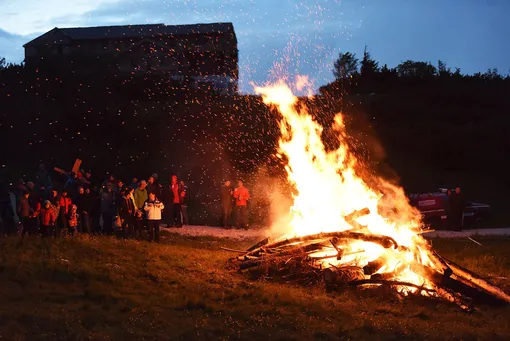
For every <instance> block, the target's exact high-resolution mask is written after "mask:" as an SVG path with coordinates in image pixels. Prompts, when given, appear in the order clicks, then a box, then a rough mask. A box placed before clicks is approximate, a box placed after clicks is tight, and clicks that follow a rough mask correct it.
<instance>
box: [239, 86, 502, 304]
mask: <svg viewBox="0 0 510 341" xmlns="http://www.w3.org/2000/svg"><path fill="white" fill-rule="evenodd" d="M304 84H306V80H305V79H303V78H299V79H298V82H297V86H296V88H298V89H302V87H303V85H304ZM255 91H256V92H257V93H259V94H261V95H262V98H263V100H264V103H266V104H267V105H270V106H272V107H274V108H275V109H277V110H278V112H279V114H280V115H281V121H280V131H281V138H280V141H279V150H278V154H277V156H278V157H279V158H280V159H281V160H282V163H284V165H285V169H286V171H287V178H288V183H289V186H291V187H292V189H293V190H294V197H293V204H292V206H291V208H290V212H289V215H288V217H286V218H287V220H285V221H284V222H283V223H277V225H278V226H273V228H277V229H278V230H279V231H282V230H283V231H284V233H286V234H285V235H284V236H283V237H282V238H280V239H278V240H272V241H270V240H269V239H266V240H263V241H261V242H260V243H258V244H256V245H254V246H253V247H251V248H250V249H248V250H247V251H245V252H240V255H239V256H237V257H235V258H234V259H233V260H234V261H235V262H236V264H237V265H238V268H239V269H240V270H241V271H244V272H248V273H250V274H251V275H252V276H255V277H264V278H279V279H281V280H284V281H288V282H299V283H304V284H311V283H318V282H324V283H325V285H326V287H327V288H328V289H332V290H335V289H336V290H339V289H340V290H341V289H344V288H346V287H349V286H355V287H374V286H375V287H381V286H383V287H384V286H385V287H390V288H393V289H394V290H392V292H394V293H396V294H397V295H399V296H409V295H422V296H429V297H439V298H443V299H446V300H448V301H450V302H454V303H456V304H458V305H459V306H460V307H461V308H462V309H464V310H467V311H469V310H471V309H472V299H483V300H488V299H491V300H495V301H499V302H505V303H510V297H509V296H508V295H507V294H505V293H504V292H503V291H502V290H500V289H498V288H497V287H495V286H494V285H492V284H490V283H489V282H487V281H486V280H484V279H482V278H481V277H479V276H477V275H476V274H474V273H472V272H471V271H469V270H467V269H464V268H462V267H461V266H459V265H457V264H455V263H454V262H451V261H449V260H447V259H444V258H443V257H441V256H439V255H438V254H437V253H436V252H434V250H432V248H431V247H430V245H429V243H428V242H427V241H426V240H425V239H424V238H423V237H422V235H421V232H420V231H421V230H420V227H419V226H420V225H421V215H420V213H419V212H418V211H417V210H416V209H415V208H413V207H411V206H410V205H409V202H408V200H407V197H406V196H405V193H404V191H403V190H402V188H400V187H398V186H396V185H394V184H391V183H389V182H387V181H386V180H384V179H382V178H380V177H377V176H375V175H374V172H372V171H370V170H368V169H366V167H363V166H362V165H361V164H360V162H359V161H358V160H357V158H356V156H355V155H354V154H353V153H351V152H350V149H349V147H348V144H347V142H346V141H347V140H348V136H347V133H346V129H345V126H344V120H343V116H342V115H341V114H338V115H337V116H336V117H335V119H334V122H333V124H332V130H333V131H336V132H337V139H338V140H337V141H333V142H336V145H337V146H338V148H336V149H332V148H331V147H330V149H329V150H327V149H326V148H325V146H324V144H323V142H322V131H323V128H322V126H321V125H319V124H318V123H317V122H316V121H315V120H314V119H313V118H312V117H311V116H310V115H309V114H308V111H307V109H306V106H305V105H304V104H303V103H299V101H298V99H297V98H296V97H295V96H294V95H293V94H292V91H291V89H290V88H289V87H288V86H287V85H286V84H284V83H283V82H281V83H278V84H276V85H273V86H268V87H264V88H260V87H256V88H255ZM330 142H331V141H330ZM328 145H334V144H332V143H329V144H328Z"/></svg>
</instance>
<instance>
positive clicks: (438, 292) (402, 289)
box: [230, 210, 510, 311]
mask: <svg viewBox="0 0 510 341" xmlns="http://www.w3.org/2000/svg"><path fill="white" fill-rule="evenodd" d="M364 214H367V212H366V211H365V210H363V211H358V212H355V213H354V214H352V218H351V219H355V217H359V216H361V215H364ZM349 218H350V217H346V220H347V219H349ZM355 229H356V230H357V231H363V232H353V230H349V231H343V232H329V233H320V234H314V235H307V236H302V237H295V238H288V239H287V238H285V239H279V240H275V241H270V240H269V239H268V238H266V239H264V240H262V241H261V242H259V243H257V244H255V245H253V246H252V247H251V248H249V249H248V250H246V251H244V252H239V251H238V252H239V253H240V255H239V256H237V257H234V258H232V261H233V262H234V263H235V264H236V266H237V268H238V269H239V271H241V272H243V273H246V274H248V275H250V276H251V277H252V278H255V279H257V278H264V279H268V280H270V279H275V280H281V281H285V282H293V283H300V284H304V285H313V284H318V283H323V284H324V285H325V287H326V289H327V290H328V291H329V290H345V289H347V288H348V287H363V288H371V287H381V286H386V287H389V288H392V289H394V292H395V293H396V294H397V295H399V296H402V297H405V296H409V295H424V296H430V297H436V298H442V299H445V300H447V301H449V302H452V303H455V304H457V305H458V306H459V307H461V308H462V309H463V310H465V311H472V310H473V309H474V305H473V304H474V303H475V302H477V301H479V302H484V303H489V302H493V303H503V304H508V303H510V296H509V295H507V294H506V293H505V292H504V291H502V290H501V289H499V288H498V287H496V286H494V285H493V284H491V283H490V282H489V281H487V280H485V279H483V278H481V277H480V276H478V275H476V274H475V273H473V272H471V271H469V270H467V269H465V268H463V267H461V266H460V265H458V264H456V263H454V262H452V261H450V260H447V259H445V258H443V257H441V256H440V255H438V254H437V253H436V252H433V255H432V257H434V258H435V261H436V263H437V264H441V267H442V269H440V270H436V269H433V268H431V267H428V266H424V265H422V264H420V263H418V262H415V263H413V264H412V265H411V268H412V271H413V272H414V273H416V274H418V275H419V276H420V277H422V278H426V279H427V280H424V282H423V283H422V284H421V285H417V284H415V283H410V282H407V281H402V280H399V279H398V277H399V276H398V275H397V274H395V273H392V272H385V271H380V270H381V269H382V268H383V266H384V265H385V260H384V259H376V260H374V261H371V262H369V263H368V264H366V265H364V266H360V265H359V264H357V263H356V262H355V261H353V262H348V263H342V262H331V263H330V262H329V260H330V259H331V260H333V261H335V260H341V259H342V257H346V256H348V255H352V254H353V253H363V252H365V251H364V250H356V251H352V250H351V251H349V252H346V251H345V250H346V249H347V248H344V246H345V245H349V244H350V243H352V242H353V241H364V242H368V243H374V244H377V245H380V246H382V247H384V248H394V249H396V250H397V249H399V248H403V247H402V246H399V245H398V244H397V242H396V241H395V240H394V239H393V238H391V237H388V236H383V235H376V234H372V233H370V232H369V231H366V230H364V229H363V227H362V226H356V228H355ZM230 251H234V250H230ZM321 254H324V255H325V256H322V255H321ZM351 258H353V257H351ZM333 263H336V265H335V264H333Z"/></svg>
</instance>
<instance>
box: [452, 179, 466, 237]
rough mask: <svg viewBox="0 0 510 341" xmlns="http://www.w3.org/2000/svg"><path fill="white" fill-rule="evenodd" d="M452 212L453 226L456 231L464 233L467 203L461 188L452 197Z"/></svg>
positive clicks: (456, 189)
mask: <svg viewBox="0 0 510 341" xmlns="http://www.w3.org/2000/svg"><path fill="white" fill-rule="evenodd" d="M449 202H450V210H451V213H452V226H453V230H454V231H462V227H463V223H464V222H463V218H464V209H465V208H466V203H465V200H464V195H463V194H462V193H461V192H460V187H457V188H455V193H452V194H451V195H450V200H449Z"/></svg>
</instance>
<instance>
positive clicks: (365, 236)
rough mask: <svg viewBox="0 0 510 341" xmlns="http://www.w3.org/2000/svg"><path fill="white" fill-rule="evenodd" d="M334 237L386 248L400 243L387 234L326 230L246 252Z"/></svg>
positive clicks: (395, 246)
mask: <svg viewBox="0 0 510 341" xmlns="http://www.w3.org/2000/svg"><path fill="white" fill-rule="evenodd" d="M333 237H337V238H339V239H356V240H363V241H367V242H372V243H377V244H379V245H381V246H383V247H384V248H390V247H393V248H395V249H397V248H398V244H397V242H396V241H395V239H393V238H391V237H387V236H381V235H377V234H370V233H361V232H350V231H344V232H326V233H318V234H313V235H308V236H303V237H295V238H290V239H284V240H281V241H278V242H275V243H271V244H266V245H264V246H261V247H259V248H255V249H253V250H251V251H249V252H247V253H246V254H257V253H260V251H263V250H264V249H265V248H266V249H270V248H277V247H282V246H285V245H288V244H292V243H297V242H305V241H313V240H323V239H330V238H333Z"/></svg>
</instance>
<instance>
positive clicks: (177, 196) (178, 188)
mask: <svg viewBox="0 0 510 341" xmlns="http://www.w3.org/2000/svg"><path fill="white" fill-rule="evenodd" d="M183 190H184V188H183V187H182V185H181V184H180V183H179V181H178V180H177V175H172V182H171V184H170V198H171V200H172V214H173V215H172V217H173V219H172V223H173V226H174V227H182V223H181V196H182V194H183Z"/></svg>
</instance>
